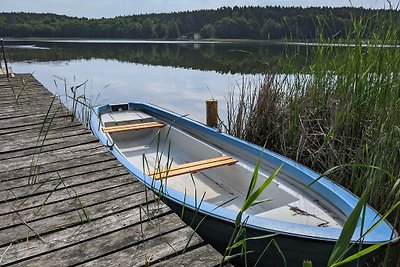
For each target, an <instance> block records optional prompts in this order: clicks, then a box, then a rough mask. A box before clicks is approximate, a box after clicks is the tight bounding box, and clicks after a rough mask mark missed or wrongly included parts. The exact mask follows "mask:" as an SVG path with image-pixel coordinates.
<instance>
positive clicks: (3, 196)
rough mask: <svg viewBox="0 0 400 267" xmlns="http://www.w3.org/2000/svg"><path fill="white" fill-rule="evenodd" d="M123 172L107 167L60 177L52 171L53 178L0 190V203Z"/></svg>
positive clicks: (124, 171)
mask: <svg viewBox="0 0 400 267" xmlns="http://www.w3.org/2000/svg"><path fill="white" fill-rule="evenodd" d="M123 174H127V171H126V169H125V168H124V167H117V168H109V169H105V170H101V171H96V172H89V173H85V174H84V175H74V176H69V177H62V176H61V175H60V176H58V175H57V174H56V173H54V175H53V178H54V179H53V180H50V181H47V180H44V181H43V180H42V182H40V183H37V184H32V185H28V186H24V187H18V188H15V189H12V193H11V194H10V190H3V191H0V203H1V202H9V201H11V200H14V199H23V198H27V197H32V196H36V195H40V194H49V193H51V192H54V191H56V190H62V189H64V188H69V187H72V186H77V185H82V186H83V185H86V184H88V183H92V182H95V181H99V180H103V179H109V178H110V177H115V176H119V175H123ZM57 178H58V179H57Z"/></svg>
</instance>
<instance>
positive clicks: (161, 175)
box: [147, 156, 238, 180]
mask: <svg viewBox="0 0 400 267" xmlns="http://www.w3.org/2000/svg"><path fill="white" fill-rule="evenodd" d="M236 162H238V161H237V160H235V159H233V158H231V157H228V156H223V157H216V158H211V159H205V160H199V161H194V162H189V163H184V164H180V165H177V166H172V167H171V168H170V169H168V170H154V171H150V172H149V173H148V174H147V175H149V176H152V177H153V178H154V179H156V180H161V179H165V178H169V177H173V176H178V175H182V174H186V173H195V172H198V171H202V170H206V169H210V168H216V167H220V166H224V165H233V164H235V163H236Z"/></svg>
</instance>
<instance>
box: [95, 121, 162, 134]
mask: <svg viewBox="0 0 400 267" xmlns="http://www.w3.org/2000/svg"><path fill="white" fill-rule="evenodd" d="M164 126H165V124H163V123H161V122H144V123H135V124H127V125H118V126H110V127H103V128H102V130H103V132H105V133H116V132H123V131H137V130H142V129H149V128H162V127H164Z"/></svg>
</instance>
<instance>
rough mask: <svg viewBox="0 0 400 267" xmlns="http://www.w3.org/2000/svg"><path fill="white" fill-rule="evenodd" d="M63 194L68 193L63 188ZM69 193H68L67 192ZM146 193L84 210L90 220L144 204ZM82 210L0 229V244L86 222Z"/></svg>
mask: <svg viewBox="0 0 400 267" xmlns="http://www.w3.org/2000/svg"><path fill="white" fill-rule="evenodd" d="M64 194H66V195H67V194H68V192H67V191H66V190H65V192H64ZM68 195H69V194H68ZM145 203H146V194H145V192H140V193H137V194H133V195H128V196H124V197H121V198H118V199H114V200H110V201H108V202H103V203H96V204H94V205H91V206H86V205H85V203H82V204H83V205H84V206H85V207H84V209H85V212H86V213H88V214H89V216H90V219H91V220H96V219H99V218H102V217H105V216H108V215H110V214H113V213H116V212H118V211H120V210H126V209H130V208H133V207H136V206H138V204H143V205H145ZM87 219H88V218H87V217H85V214H84V210H83V208H82V209H77V210H74V211H69V212H65V213H62V214H58V215H57V216H52V217H48V218H44V219H39V220H36V221H32V222H30V223H29V224H19V225H16V226H14V227H11V228H5V229H3V230H0V246H5V245H7V244H9V243H16V242H20V241H23V240H26V239H29V238H35V237H38V235H40V236H42V235H45V234H46V233H49V232H52V231H54V230H57V229H62V228H68V227H72V226H75V225H78V224H82V223H86V222H87Z"/></svg>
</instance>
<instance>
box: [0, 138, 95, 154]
mask: <svg viewBox="0 0 400 267" xmlns="http://www.w3.org/2000/svg"><path fill="white" fill-rule="evenodd" d="M93 142H97V143H98V140H96V139H95V138H94V136H93V135H92V134H89V133H83V134H80V135H76V136H65V137H61V136H60V138H57V139H50V140H48V141H47V142H46V143H45V144H43V145H42V144H41V143H39V144H37V145H36V144H34V145H31V146H26V147H23V148H15V149H12V148H11V147H9V148H10V149H9V150H8V151H1V152H0V161H1V160H3V159H11V158H17V157H18V158H19V157H25V156H31V155H36V156H37V157H40V155H42V154H43V153H46V152H50V151H55V150H60V149H65V148H69V147H74V146H80V145H85V144H89V143H93Z"/></svg>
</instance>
